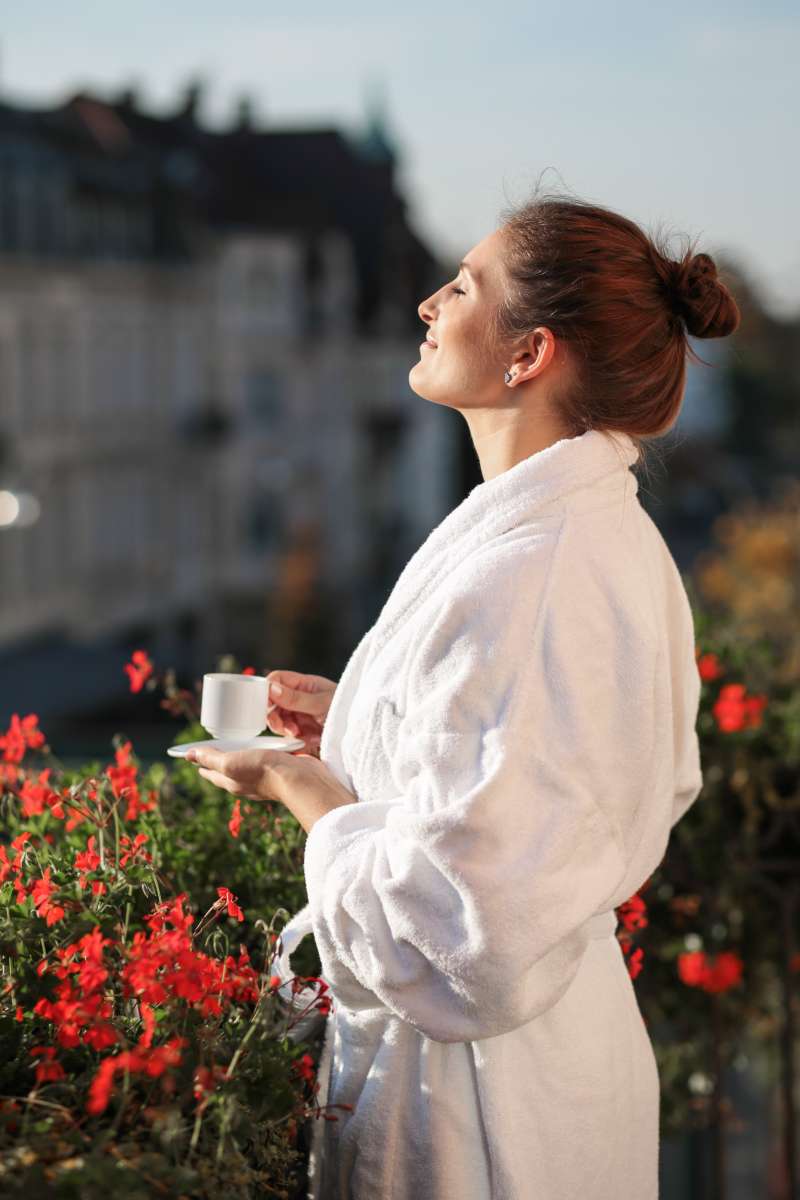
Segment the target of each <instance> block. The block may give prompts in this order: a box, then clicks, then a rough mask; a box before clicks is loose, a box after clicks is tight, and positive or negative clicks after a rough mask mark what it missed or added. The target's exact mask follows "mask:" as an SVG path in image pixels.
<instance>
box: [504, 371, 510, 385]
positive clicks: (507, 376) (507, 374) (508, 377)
mask: <svg viewBox="0 0 800 1200" xmlns="http://www.w3.org/2000/svg"><path fill="white" fill-rule="evenodd" d="M503 378H504V379H505V381H506V383H511V378H512V376H511V372H510V371H506V373H505V375H504V376H503Z"/></svg>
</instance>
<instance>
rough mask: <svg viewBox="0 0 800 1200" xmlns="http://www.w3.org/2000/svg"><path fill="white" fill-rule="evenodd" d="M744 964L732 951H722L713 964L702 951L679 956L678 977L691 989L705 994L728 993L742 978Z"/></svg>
mask: <svg viewBox="0 0 800 1200" xmlns="http://www.w3.org/2000/svg"><path fill="white" fill-rule="evenodd" d="M742 969H743V963H742V960H741V958H740V957H739V955H738V954H736V953H734V952H733V951H732V950H724V951H721V952H720V953H719V954H718V955H717V956H716V958H715V959H714V961H713V962H712V961H711V960H710V959H709V958H708V956H707V955H706V954H704V953H703V951H702V950H696V951H693V952H692V953H690V954H679V955H678V975H679V976H680V978H681V979H682V980H683V982H684V983H685V984H688V985H689V987H699V988H702V989H703V991H705V992H726V991H728V989H729V988H732V987H734V986H735V985H736V984H737V983H738V982H739V980H740V979H741V977H742Z"/></svg>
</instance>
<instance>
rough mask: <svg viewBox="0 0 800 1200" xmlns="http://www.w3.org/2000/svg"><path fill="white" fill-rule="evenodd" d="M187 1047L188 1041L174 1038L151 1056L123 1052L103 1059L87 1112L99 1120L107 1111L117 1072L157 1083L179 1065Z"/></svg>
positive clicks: (151, 1052)
mask: <svg viewBox="0 0 800 1200" xmlns="http://www.w3.org/2000/svg"><path fill="white" fill-rule="evenodd" d="M186 1044H187V1042H186V1038H183V1037H173V1038H170V1040H169V1041H168V1042H166V1043H165V1044H164V1045H163V1046H156V1047H155V1049H150V1050H149V1052H144V1051H142V1050H139V1049H136V1050H123V1051H121V1052H120V1053H119V1054H113V1055H110V1056H109V1057H108V1058H104V1059H103V1061H102V1062H101V1063H100V1067H99V1069H98V1071H97V1074H96V1075H95V1077H94V1079H93V1080H92V1083H91V1086H90V1088H89V1100H88V1102H87V1104H86V1108H87V1110H88V1112H90V1113H91V1114H92V1115H93V1116H97V1115H99V1114H100V1113H102V1112H104V1111H105V1109H106V1108H107V1107H108V1102H109V1100H110V1098H111V1092H112V1089H113V1086H114V1076H115V1075H116V1073H117V1072H118V1071H124V1070H127V1071H130V1072H131V1073H134V1072H139V1073H142V1074H145V1075H149V1076H150V1078H151V1079H155V1078H157V1077H158V1076H159V1075H163V1074H164V1072H165V1071H166V1069H167V1067H174V1066H177V1065H178V1063H180V1061H181V1047H183V1046H185V1045H186Z"/></svg>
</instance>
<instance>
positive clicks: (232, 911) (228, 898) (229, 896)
mask: <svg viewBox="0 0 800 1200" xmlns="http://www.w3.org/2000/svg"><path fill="white" fill-rule="evenodd" d="M217 895H218V896H219V898H220V899H221V900H224V901H225V905H226V907H227V909H228V916H229V917H235V918H236V920H237V921H243V920H244V913H243V912H242V910H241V909H240V908H239V905H238V904H237V903H236V897H235V896H234V894H233V892H230V891H228V889H227V888H226V887H218V888H217Z"/></svg>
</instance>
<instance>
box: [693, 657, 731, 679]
mask: <svg viewBox="0 0 800 1200" xmlns="http://www.w3.org/2000/svg"><path fill="white" fill-rule="evenodd" d="M697 669H698V671H699V672H700V678H701V679H702V680H703V682H704V683H708V682H710V681H711V680H712V679H718V678H719V677H720V675H723V674H724V673H725V671H724V667H723V666H722V663H721V662H720V661H719V658H718V657H717V655H716V654H712V653H708V654H701V655H700V657H699V658H698V660H697Z"/></svg>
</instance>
